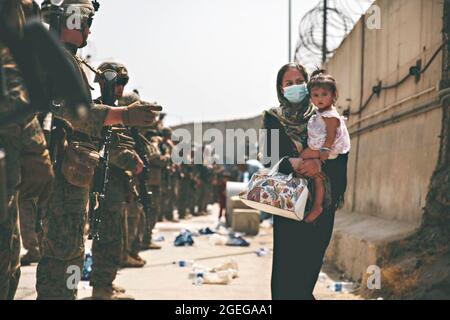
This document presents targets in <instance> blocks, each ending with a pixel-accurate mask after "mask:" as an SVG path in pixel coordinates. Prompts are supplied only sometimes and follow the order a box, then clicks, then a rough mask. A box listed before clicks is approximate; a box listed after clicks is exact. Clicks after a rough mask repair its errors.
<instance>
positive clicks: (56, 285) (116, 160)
mask: <svg viewBox="0 0 450 320" xmlns="http://www.w3.org/2000/svg"><path fill="white" fill-rule="evenodd" d="M98 8H99V4H98V2H97V1H90V0H64V1H63V2H62V4H61V5H60V6H56V5H55V4H53V3H52V2H51V1H47V0H46V1H44V3H43V4H42V6H41V7H39V5H37V3H36V2H35V1H33V0H3V1H2V2H1V5H0V21H5V22H6V23H8V26H9V27H12V28H13V29H15V30H16V31H17V34H19V35H20V34H21V33H22V32H23V28H24V26H25V25H26V23H27V21H28V20H29V19H31V18H34V19H36V18H41V17H43V19H44V21H45V22H48V23H50V29H51V30H57V32H56V34H57V36H58V40H59V41H60V43H61V45H63V46H64V55H65V56H66V58H67V60H68V62H69V63H70V65H71V70H72V69H73V74H74V75H75V78H77V79H78V80H79V81H80V83H82V84H83V91H84V92H83V94H84V95H86V96H87V97H88V99H89V100H90V101H91V103H90V108H89V109H88V111H87V113H85V114H84V115H80V113H74V112H73V108H72V106H71V105H70V104H69V103H68V102H67V101H65V100H64V99H62V100H58V99H56V98H59V97H60V96H61V95H59V93H60V92H58V89H57V88H58V87H57V86H56V85H54V84H55V82H58V79H50V80H52V81H53V82H51V81H50V84H49V85H48V87H51V90H49V91H51V92H52V94H53V96H54V97H55V99H54V100H53V103H52V108H51V110H50V112H39V110H38V109H37V108H36V112H26V113H24V114H26V116H24V117H20V118H17V117H16V118H15V119H14V121H11V122H10V123H8V124H7V125H4V126H1V127H0V147H1V148H2V149H3V150H4V151H5V159H4V165H5V168H4V169H5V172H6V173H7V174H6V195H5V205H4V206H2V208H0V299H13V298H14V295H15V292H16V289H17V285H18V281H19V278H20V258H19V254H20V249H21V244H20V233H21V232H22V238H23V242H24V247H25V248H26V249H28V253H27V255H25V256H24V257H22V263H23V264H27V263H31V262H33V261H37V260H38V267H37V275H36V278H37V279H36V290H37V298H38V299H76V296H77V284H78V281H79V280H80V277H79V276H80V273H81V270H82V268H83V262H84V253H85V235H86V229H87V228H89V234H90V236H91V237H92V239H93V245H92V254H93V266H92V270H93V271H92V274H91V278H90V284H91V285H92V287H93V298H95V299H131V298H132V297H130V296H128V295H126V294H125V289H123V288H120V287H118V286H116V285H115V284H114V283H113V282H114V279H115V277H116V274H117V271H118V269H119V268H120V267H121V266H125V267H137V266H143V265H144V264H145V261H144V259H142V258H141V257H140V256H139V252H140V251H141V250H147V249H159V248H160V246H158V245H157V244H155V243H154V241H153V239H152V232H153V229H154V227H155V224H156V222H157V221H158V220H159V221H162V220H163V219H166V220H169V221H176V218H175V217H174V216H173V212H174V209H175V207H177V208H178V216H179V218H187V217H188V215H187V211H188V210H189V212H190V214H193V215H197V214H203V213H204V212H206V209H207V204H208V203H212V202H215V201H217V198H218V192H217V190H218V189H217V186H218V178H217V177H218V176H219V175H220V174H221V172H220V169H219V168H217V167H214V168H213V167H208V166H204V165H193V164H181V165H177V164H174V163H172V161H171V153H172V150H173V148H174V147H175V143H174V142H173V141H172V140H171V136H172V132H171V130H170V129H169V128H165V127H164V125H163V123H162V121H161V118H162V117H161V114H160V113H159V112H160V111H161V110H162V108H161V107H160V106H159V105H158V104H157V103H150V102H146V101H143V100H142V99H141V98H140V97H139V95H137V94H136V93H130V94H125V95H124V94H123V92H124V88H125V86H126V85H127V83H128V79H129V76H128V71H127V69H126V67H125V66H124V65H121V64H119V63H114V62H108V63H103V64H102V65H100V67H99V68H98V69H94V68H92V67H90V66H89V65H88V64H87V63H86V62H85V61H83V60H81V59H80V58H79V57H78V56H77V54H76V53H77V50H78V49H79V48H82V47H84V46H85V45H86V43H87V38H88V36H89V34H90V33H91V30H90V28H91V25H92V22H93V17H94V15H95V13H96V11H97V10H98ZM74 15H75V17H74ZM74 18H77V19H79V21H80V22H81V23H80V24H79V25H74V24H73V23H69V20H70V21H71V22H73V21H74V20H73V19H74ZM13 52H14V50H12V48H9V47H8V45H7V44H5V43H2V41H1V40H0V54H1V56H0V58H1V60H0V62H1V64H0V65H1V66H2V68H1V70H3V72H2V73H0V76H1V80H2V81H0V87H2V86H4V87H5V89H4V90H2V91H4V92H3V93H2V95H1V96H0V114H2V115H6V114H10V113H14V112H15V111H17V110H28V111H30V110H34V109H33V102H34V101H32V100H30V96H31V95H30V94H29V92H28V91H27V87H26V85H25V81H24V79H23V77H22V72H23V71H24V70H21V69H19V67H18V65H17V63H16V61H15V57H14V55H13ZM85 67H88V68H90V69H91V70H92V72H94V73H95V82H97V83H98V84H99V86H100V90H101V93H102V95H101V97H99V98H98V99H96V100H92V98H91V94H90V90H91V87H90V85H89V82H88V80H87V79H88V77H87V76H86V73H85V71H84V68H85ZM44 72H45V70H44ZM59 80H60V79H59ZM54 88H56V89H54ZM56 102H57V103H56ZM212 190H216V192H214V193H213V192H212ZM88 208H89V209H88ZM19 215H20V222H19ZM88 220H89V223H88ZM77 270H78V272H77Z"/></svg>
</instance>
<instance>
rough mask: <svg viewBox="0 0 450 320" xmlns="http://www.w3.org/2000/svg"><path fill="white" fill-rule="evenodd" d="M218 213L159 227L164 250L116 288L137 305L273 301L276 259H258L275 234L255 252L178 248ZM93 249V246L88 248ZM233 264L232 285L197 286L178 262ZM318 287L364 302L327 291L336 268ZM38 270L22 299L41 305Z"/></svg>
mask: <svg viewBox="0 0 450 320" xmlns="http://www.w3.org/2000/svg"><path fill="white" fill-rule="evenodd" d="M216 212H217V208H216V207H214V209H213V214H212V215H209V216H202V217H195V218H192V219H190V220H182V221H181V222H180V223H168V222H164V223H158V224H157V226H156V228H157V230H155V234H156V236H158V235H163V236H164V237H165V240H164V241H163V242H160V244H161V245H162V246H163V249H162V250H152V251H145V252H142V254H141V256H142V257H143V258H144V259H146V260H147V265H146V266H145V267H144V268H141V269H122V270H120V271H119V274H118V277H117V280H116V283H117V284H118V285H120V286H123V287H125V288H126V289H127V293H128V294H130V295H132V296H134V297H135V298H136V299H164V300H165V299H167V300H177V299H194V300H195V299H199V300H202V299H218V300H241V299H252V300H253V299H257V300H269V299H270V275H271V265H272V254H271V253H270V254H268V255H266V256H263V257H258V256H257V254H256V253H255V252H256V251H257V250H258V249H260V248H268V249H272V229H271V228H261V229H260V233H259V234H258V235H257V236H256V237H246V239H247V240H248V241H249V242H250V243H251V246H250V247H228V246H217V245H213V244H211V243H210V241H209V237H208V236H198V237H195V238H194V240H195V244H194V246H192V247H175V246H174V245H173V240H174V239H175V236H176V234H178V233H179V231H180V230H181V229H183V228H186V229H189V230H195V229H199V228H202V227H206V226H209V227H215V225H216V222H217V218H216V215H215V213H216ZM87 246H88V247H89V246H90V243H88V244H87ZM229 259H233V260H235V261H236V262H237V263H238V266H239V277H238V278H236V279H234V280H233V281H232V282H231V283H230V284H228V285H207V284H204V285H201V286H195V285H193V284H192V280H190V279H189V278H188V275H189V272H190V270H191V269H190V268H188V267H187V268H181V267H178V266H177V265H175V264H173V262H174V261H178V260H195V263H197V264H200V265H203V266H205V267H214V266H215V265H217V264H220V263H223V262H226V261H228V260H229ZM324 270H326V272H327V274H325V273H323V274H322V275H321V277H320V280H319V281H318V283H317V285H316V288H315V291H314V295H315V296H316V298H317V299H329V300H353V299H360V297H358V296H356V295H353V294H351V293H337V292H333V291H331V290H330V289H329V288H327V285H328V284H329V281H330V280H329V279H327V275H329V276H330V277H332V278H334V279H336V280H338V278H339V273H337V272H336V271H335V270H333V269H332V268H330V267H328V268H327V267H324ZM324 270H323V271H324ZM35 274H36V265H32V266H28V267H23V268H22V277H21V280H20V283H19V289H18V292H17V295H16V299H24V300H28V299H35V298H36V292H35V289H34V286H35ZM79 288H80V290H79V298H80V299H83V298H88V297H89V296H90V295H91V288H90V287H89V286H88V284H87V283H86V282H81V283H80V286H79Z"/></svg>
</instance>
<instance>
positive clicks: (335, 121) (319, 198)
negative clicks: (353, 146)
mask: <svg viewBox="0 0 450 320" xmlns="http://www.w3.org/2000/svg"><path fill="white" fill-rule="evenodd" d="M308 91H309V94H310V97H311V101H312V103H313V104H314V105H315V106H316V107H317V110H316V113H315V114H314V115H313V116H312V117H311V119H310V120H309V122H308V148H306V149H305V150H303V152H302V153H301V158H303V159H320V160H321V161H322V162H324V161H325V160H328V159H336V158H337V156H338V155H339V154H345V153H348V152H349V151H350V136H349V134H348V131H347V127H346V126H345V122H344V119H343V118H342V117H341V116H340V115H339V113H338V112H337V111H336V108H335V107H334V104H335V103H336V100H337V87H336V81H335V80H334V78H333V77H332V76H330V75H327V74H324V73H323V71H322V70H318V71H316V72H313V74H312V76H311V80H310V82H309V83H308ZM314 187H315V199H314V204H313V208H312V210H311V212H310V213H309V215H308V216H307V217H306V218H305V222H307V223H310V222H313V221H314V220H315V219H316V218H317V217H319V216H320V214H321V213H322V211H323V208H322V204H323V200H324V196H325V187H324V183H323V180H322V178H321V177H317V178H314Z"/></svg>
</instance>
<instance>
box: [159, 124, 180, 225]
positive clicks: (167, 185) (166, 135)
mask: <svg viewBox="0 0 450 320" xmlns="http://www.w3.org/2000/svg"><path fill="white" fill-rule="evenodd" d="M161 137H162V141H161V143H160V151H161V155H162V156H163V157H165V158H166V159H167V164H166V167H165V168H164V169H163V173H162V175H163V178H162V185H161V199H162V212H161V214H162V217H164V218H166V219H167V220H168V221H172V222H178V220H177V219H176V218H174V216H173V210H174V198H175V180H174V178H175V177H174V175H175V170H174V166H173V163H172V161H170V158H171V156H172V149H173V148H174V144H173V142H172V139H171V137H172V130H171V129H170V128H167V127H165V128H163V129H162V130H161Z"/></svg>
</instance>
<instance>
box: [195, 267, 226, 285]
mask: <svg viewBox="0 0 450 320" xmlns="http://www.w3.org/2000/svg"><path fill="white" fill-rule="evenodd" d="M231 280H233V271H232V270H223V271H219V272H208V273H205V274H204V275H203V282H202V283H204V284H229V283H230V282H231Z"/></svg>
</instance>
